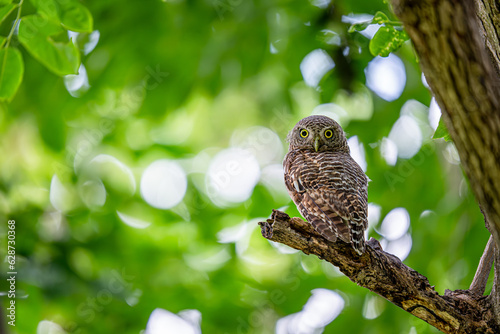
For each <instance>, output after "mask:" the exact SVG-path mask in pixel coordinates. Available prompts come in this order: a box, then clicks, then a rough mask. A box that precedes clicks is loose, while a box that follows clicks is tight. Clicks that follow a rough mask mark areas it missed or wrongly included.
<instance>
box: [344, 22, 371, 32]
mask: <svg viewBox="0 0 500 334" xmlns="http://www.w3.org/2000/svg"><path fill="white" fill-rule="evenodd" d="M371 23H372V21H363V22H359V23H354V24H351V26H350V27H349V30H347V32H350V33H351V32H356V31H363V30H365V29H366V28H367V27H368V26H369V25H370V24H371Z"/></svg>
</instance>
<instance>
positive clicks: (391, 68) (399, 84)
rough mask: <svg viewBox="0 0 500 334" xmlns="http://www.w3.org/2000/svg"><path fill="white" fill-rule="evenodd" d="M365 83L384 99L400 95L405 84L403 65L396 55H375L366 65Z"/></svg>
mask: <svg viewBox="0 0 500 334" xmlns="http://www.w3.org/2000/svg"><path fill="white" fill-rule="evenodd" d="M365 73H366V85H367V86H368V88H370V89H371V90H372V91H373V92H375V94H377V95H378V96H380V97H381V98H382V99H384V100H386V101H394V100H396V99H397V98H399V97H400V96H401V94H402V93H403V90H404V88H405V84H406V73H405V66H404V64H403V62H402V61H401V59H399V58H398V57H397V56H396V55H394V54H392V53H391V54H390V55H389V56H388V57H385V58H383V57H375V58H374V59H373V60H372V61H371V62H370V63H369V64H368V66H367V67H366V69H365Z"/></svg>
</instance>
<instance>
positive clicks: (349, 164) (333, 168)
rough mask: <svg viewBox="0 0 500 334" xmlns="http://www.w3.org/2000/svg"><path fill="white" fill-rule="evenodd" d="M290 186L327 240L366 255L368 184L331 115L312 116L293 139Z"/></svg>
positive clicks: (287, 177) (287, 180)
mask: <svg viewBox="0 0 500 334" xmlns="http://www.w3.org/2000/svg"><path fill="white" fill-rule="evenodd" d="M287 139H288V141H289V142H290V148H289V151H288V153H287V155H286V156H285V159H284V161H283V167H284V169H285V184H286V187H287V189H288V193H289V194H290V196H291V198H292V200H293V201H294V203H295V204H296V205H297V208H298V209H299V211H300V213H301V214H302V216H304V218H305V219H307V221H308V222H309V223H310V224H311V225H312V226H313V227H314V228H315V229H316V231H318V233H320V234H321V235H322V236H324V237H325V238H326V239H328V240H330V241H336V240H337V238H339V239H341V240H342V241H344V242H347V243H352V246H353V248H354V250H355V251H356V252H357V253H358V254H360V255H361V254H363V252H364V250H365V236H364V230H365V229H366V228H367V211H368V204H367V197H368V192H367V187H368V179H367V177H366V175H365V173H364V172H363V170H362V169H361V167H359V165H358V164H357V163H356V162H355V161H354V160H353V159H352V158H351V156H350V154H349V146H348V145H347V140H346V138H345V134H344V131H343V130H342V128H341V127H340V125H339V124H338V123H337V122H335V121H334V120H332V119H330V118H328V117H326V116H309V117H306V118H304V119H302V120H301V121H299V122H298V123H297V124H296V125H295V127H294V128H293V129H292V131H290V133H289V134H288V138H287Z"/></svg>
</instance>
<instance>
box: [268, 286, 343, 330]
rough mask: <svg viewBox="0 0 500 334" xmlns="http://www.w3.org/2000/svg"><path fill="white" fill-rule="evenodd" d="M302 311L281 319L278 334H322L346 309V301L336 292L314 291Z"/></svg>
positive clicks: (277, 327) (277, 324)
mask: <svg viewBox="0 0 500 334" xmlns="http://www.w3.org/2000/svg"><path fill="white" fill-rule="evenodd" d="M311 292H312V296H311V297H310V298H309V300H308V301H307V303H306V304H305V305H304V308H303V309H302V311H300V312H298V313H294V314H291V315H288V316H286V317H284V318H281V319H279V320H278V322H277V323H276V334H313V333H322V332H323V329H324V327H325V326H326V325H328V324H329V323H331V322H332V321H333V320H334V319H335V318H336V317H337V316H338V315H339V314H340V312H342V310H343V308H344V304H345V302H344V299H343V298H342V297H341V296H340V295H339V294H338V293H336V292H335V291H332V290H327V289H314V290H312V291H311Z"/></svg>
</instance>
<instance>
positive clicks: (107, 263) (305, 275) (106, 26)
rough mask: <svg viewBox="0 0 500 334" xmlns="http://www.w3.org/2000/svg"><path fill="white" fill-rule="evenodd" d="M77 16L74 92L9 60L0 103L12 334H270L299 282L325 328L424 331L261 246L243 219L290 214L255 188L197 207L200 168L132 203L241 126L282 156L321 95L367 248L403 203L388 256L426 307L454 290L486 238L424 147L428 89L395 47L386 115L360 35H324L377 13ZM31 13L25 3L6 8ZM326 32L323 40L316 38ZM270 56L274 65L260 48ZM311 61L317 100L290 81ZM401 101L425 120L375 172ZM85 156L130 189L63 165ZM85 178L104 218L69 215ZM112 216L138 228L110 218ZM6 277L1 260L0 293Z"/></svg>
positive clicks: (343, 282)
mask: <svg viewBox="0 0 500 334" xmlns="http://www.w3.org/2000/svg"><path fill="white" fill-rule="evenodd" d="M83 4H84V5H85V6H86V7H87V8H88V9H89V10H90V12H91V14H92V16H93V19H94V29H95V30H98V31H99V33H100V38H99V42H98V44H97V46H96V47H95V49H94V50H93V51H92V52H90V53H89V54H88V55H84V56H82V63H83V64H84V66H85V68H86V70H87V73H88V80H89V84H90V88H89V89H88V91H86V92H80V96H79V97H73V96H71V95H70V94H69V93H68V91H67V89H66V88H65V85H64V80H63V79H62V78H60V77H58V76H56V75H54V74H52V73H51V72H49V71H48V70H47V69H46V68H45V67H44V66H43V65H41V64H40V63H39V62H37V61H36V60H35V59H34V58H33V57H32V56H31V55H30V54H28V53H27V52H26V51H25V50H24V49H23V48H22V47H20V50H21V51H22V55H23V59H24V64H25V74H24V79H23V82H22V84H21V87H20V89H19V91H18V92H17V95H16V97H15V98H14V99H13V101H12V102H10V103H3V104H2V105H1V112H0V156H1V163H0V222H1V224H0V252H2V253H0V254H2V255H3V254H4V253H5V250H6V248H7V246H6V240H7V221H8V220H9V219H13V220H15V221H16V233H17V234H16V252H17V257H16V260H17V263H16V266H17V271H18V276H17V295H18V297H19V298H18V299H17V304H16V305H17V318H16V320H17V322H16V327H15V328H9V330H10V331H11V332H12V333H36V332H37V326H38V324H39V323H40V321H42V320H50V321H53V322H56V323H58V324H59V325H60V326H61V327H62V328H64V329H65V330H66V331H67V332H68V333H70V332H77V331H80V332H81V333H139V332H140V331H141V330H144V329H145V328H146V324H147V321H148V318H149V316H150V314H151V312H152V311H153V310H154V309H156V308H163V309H166V310H168V311H170V312H173V313H178V312H180V311H182V310H185V309H197V310H199V311H200V312H201V314H202V321H201V330H202V332H203V333H273V332H274V326H275V323H276V321H277V320H278V319H279V318H281V317H284V316H286V315H289V314H292V313H295V312H299V311H300V310H301V309H302V307H303V306H304V304H305V303H306V301H307V300H308V298H309V297H310V296H311V290H313V289H316V288H326V289H331V290H335V291H336V292H338V293H339V294H341V295H342V297H343V298H344V300H345V301H346V305H345V308H344V309H343V311H342V313H341V314H340V315H339V316H338V317H337V318H336V319H335V320H334V321H333V322H332V323H331V324H329V325H328V326H327V327H326V328H325V330H324V333H339V332H341V333H369V334H376V333H434V332H437V331H436V330H435V329H433V328H432V327H430V326H428V325H427V324H426V323H424V322H422V321H421V320H418V319H416V318H414V317H412V316H411V315H410V314H408V313H406V312H404V311H402V310H400V309H398V308H397V307H395V306H393V305H392V304H390V303H389V302H387V301H385V300H383V299H381V298H379V297H377V296H375V295H374V294H373V293H371V292H369V291H367V290H365V289H363V288H360V287H358V286H356V285H355V284H354V283H352V282H351V281H349V279H347V278H346V277H344V276H343V275H341V274H339V273H338V272H336V270H334V269H332V267H331V266H330V265H328V264H326V263H322V261H320V260H318V259H317V258H314V257H312V256H307V255H304V254H302V253H287V252H281V251H280V250H279V249H278V248H276V247H273V245H271V244H270V243H269V242H268V241H266V240H265V239H264V238H262V237H261V235H260V231H259V229H258V228H257V225H256V222H258V221H259V220H263V219H265V218H267V217H268V216H269V215H270V213H271V210H272V209H277V208H280V207H284V206H287V205H290V206H289V207H288V209H287V212H288V213H289V214H291V215H297V216H298V215H299V214H298V212H297V211H296V209H295V208H294V206H293V204H292V203H291V201H290V199H289V198H287V197H284V196H282V195H281V194H280V193H279V192H277V191H276V190H273V189H272V188H270V187H268V186H267V185H266V184H264V183H263V182H259V183H258V184H257V185H256V186H255V188H254V190H253V193H252V195H251V197H250V198H249V199H248V200H246V201H244V202H242V203H236V204H234V205H231V206H228V207H219V206H217V205H215V204H214V203H213V202H212V201H211V200H210V197H209V196H207V193H206V192H205V191H204V186H203V184H204V177H205V175H204V170H203V166H201V167H200V168H201V169H200V170H201V171H200V172H196V173H194V172H193V173H189V174H188V186H187V192H186V195H185V196H184V198H183V201H182V203H181V204H179V205H177V206H176V207H174V208H173V209H171V210H160V209H156V208H153V207H152V206H150V205H149V204H148V203H146V202H145V201H144V199H143V198H142V196H141V193H140V190H139V184H140V180H141V175H142V173H143V171H144V170H145V168H146V167H147V166H148V165H149V164H150V163H152V162H153V161H155V160H157V159H170V160H172V161H177V162H178V163H179V164H180V165H181V166H183V167H184V166H187V165H189V164H191V163H193V162H192V161H193V160H190V159H193V158H195V157H200V154H201V153H203V155H204V156H207V157H208V158H209V159H210V158H212V157H214V156H215V155H216V154H217V153H218V152H219V151H221V150H223V149H226V148H228V147H230V146H231V138H232V136H233V134H234V133H235V132H236V133H240V132H241V131H244V130H245V129H248V128H251V127H254V126H262V127H266V128H269V129H271V130H272V131H274V132H275V133H276V134H277V135H278V136H279V137H280V138H281V140H282V144H283V149H284V150H286V143H285V140H284V139H285V137H286V134H287V132H288V130H289V129H290V128H291V127H292V126H293V125H294V124H295V123H296V122H297V121H298V120H299V119H301V118H303V117H305V116H308V115H310V114H311V112H312V110H313V109H314V108H315V107H316V106H318V105H320V104H324V103H332V102H334V103H336V104H338V105H341V106H342V107H343V108H344V109H345V110H346V111H347V113H348V118H349V120H350V122H345V123H344V124H343V125H344V129H345V131H346V132H347V134H348V136H353V135H356V136H358V140H359V141H360V142H361V143H363V147H364V151H365V156H366V161H367V165H368V167H367V175H368V176H369V177H370V179H371V180H372V181H371V182H370V185H369V198H368V199H369V202H370V203H373V204H376V205H378V206H380V209H381V217H380V220H379V221H378V225H375V226H373V229H371V232H370V235H371V236H373V237H375V238H377V239H380V238H381V236H380V235H379V234H377V232H376V231H377V229H378V227H379V226H380V223H381V221H382V219H383V218H384V216H385V215H386V214H387V213H388V212H390V211H391V210H392V209H394V208H397V207H403V208H405V209H406V210H407V211H408V213H409V216H410V221H411V226H410V230H409V232H410V234H411V237H412V241H413V244H412V248H411V252H410V254H409V256H408V257H407V258H406V259H405V261H404V262H405V263H406V264H407V265H408V266H410V267H412V268H414V269H415V270H417V271H419V272H420V273H421V274H423V275H425V276H427V277H428V278H429V281H430V283H431V284H432V285H435V286H436V290H437V291H438V292H439V293H440V294H442V293H444V290H445V289H451V290H454V289H465V288H467V287H468V285H469V284H470V281H471V280H472V277H473V275H474V270H475V266H476V265H477V262H478V259H479V257H480V255H481V253H482V250H483V248H484V245H485V244H486V241H487V239H488V232H487V231H486V229H485V228H484V223H483V220H482V216H481V214H480V211H479V209H478V206H477V204H476V202H475V199H474V197H473V195H472V193H471V191H470V189H469V187H468V184H467V181H466V180H465V179H464V176H463V173H462V171H461V168H460V166H459V165H458V164H454V163H450V162H449V161H452V159H451V158H450V157H449V156H450V155H451V156H452V155H453V147H452V144H451V143H446V142H444V141H443V140H442V139H439V140H432V139H431V136H432V131H431V130H430V127H429V125H428V121H427V117H426V115H427V112H428V110H427V107H428V106H429V104H430V101H431V94H430V93H429V91H428V89H427V88H425V87H424V85H423V84H422V81H421V72H420V69H419V67H418V63H417V60H416V56H415V54H414V52H413V50H412V47H411V44H410V43H409V42H407V43H406V44H405V45H404V46H403V47H402V48H401V49H400V50H398V51H397V52H396V55H397V56H398V57H400V58H401V59H402V60H403V62H404V65H405V71H406V86H405V89H404V91H403V94H402V95H401V96H400V97H399V98H398V99H396V100H394V101H392V102H387V101H385V100H383V99H381V98H380V97H378V96H377V95H376V94H375V93H373V92H371V91H369V90H368V89H367V88H366V86H365V84H366V78H365V69H366V67H367V65H368V63H369V62H370V61H371V60H372V59H373V56H372V55H370V53H369V50H368V43H369V39H367V38H366V37H364V36H362V35H361V34H360V33H351V34H349V33H347V29H348V28H349V24H347V23H343V22H342V16H343V15H348V14H351V13H354V14H361V13H367V14H371V15H373V14H375V12H376V11H379V10H381V11H384V12H385V13H387V14H388V15H389V13H390V12H389V9H388V8H387V5H386V4H385V3H383V2H382V1H335V2H334V3H333V4H331V5H330V6H328V8H320V7H318V6H315V5H313V3H311V2H309V1H277V0H270V1H258V0H257V1H243V0H232V1H230V0H221V1H218V0H217V1H212V0H206V1H189V0H175V1H164V2H162V1H158V0H146V1H136V2H123V1H118V0H103V1H84V2H83ZM34 11H35V9H34V7H33V6H32V5H31V3H30V2H29V1H27V2H25V4H24V8H23V14H29V13H32V12H34ZM325 29H327V30H329V31H331V32H334V33H335V34H336V36H338V38H340V45H332V44H328V43H326V42H325V32H324V31H323V30H325ZM12 43H13V44H14V45H16V40H15V38H14V39H13V41H12ZM271 43H272V44H273V47H274V48H275V49H276V51H277V52H275V53H272V52H271V51H270V50H271V48H270V44H271ZM346 48H348V51H345V50H346ZM315 49H323V50H325V51H326V52H327V53H328V54H329V55H330V56H331V57H332V59H333V60H334V62H335V64H336V66H335V68H334V69H333V70H331V71H330V72H328V73H327V74H326V75H325V76H324V77H323V79H322V81H321V83H320V85H319V87H318V88H313V87H309V86H307V85H306V84H305V83H304V80H303V76H302V74H301V71H300V63H301V61H302V60H303V59H304V57H305V56H306V55H307V54H309V53H310V52H311V51H313V50H315ZM151 73H155V74H154V75H152V74H151ZM410 99H412V100H415V101H418V102H419V103H421V104H418V103H417V104H415V105H417V106H419V108H420V109H419V110H420V111H421V114H418V115H421V116H422V115H423V116H424V117H423V118H422V122H421V123H420V126H421V128H422V133H423V136H424V138H423V146H422V149H421V151H420V152H419V153H418V154H417V155H415V156H414V157H413V158H410V159H402V158H400V159H398V161H397V163H396V165H395V166H390V165H388V164H387V163H386V161H385V160H384V159H383V157H382V155H381V143H382V140H383V138H384V137H387V136H388V135H389V132H390V131H391V128H392V127H393V125H394V123H395V122H396V121H397V120H398V118H399V117H400V115H401V109H402V107H403V105H405V103H407V102H408V101H409V100H410ZM410 103H415V102H414V101H413V102H410ZM407 106H408V105H407ZM417 109H418V108H417ZM426 122H427V124H426ZM76 152H79V153H78V154H77V153H76ZM99 154H107V155H109V156H113V157H114V158H116V159H117V160H119V161H120V162H121V163H122V164H123V165H124V166H125V167H124V168H125V169H128V170H130V171H131V174H132V175H133V180H134V181H133V182H131V181H130V178H128V177H127V175H126V173H125V172H123V170H120V169H119V168H118V167H117V164H110V165H109V166H106V167H103V168H101V169H100V170H99V171H98V172H96V171H92V168H91V167H88V168H87V167H81V168H78V169H77V170H76V171H75V168H74V160H75V156H78V157H79V158H81V159H82V161H83V162H82V166H86V165H85V163H86V162H88V161H90V160H91V159H92V158H93V157H95V156H97V155H99ZM281 160H282V156H280V157H276V158H275V159H274V160H273V163H280V162H281ZM205 171H206V170H205ZM92 173H94V174H92ZM96 173H97V174H96ZM54 175H56V176H57V179H58V180H60V183H61V184H62V186H63V187H64V189H65V193H64V194H63V195H60V196H62V198H59V200H56V201H59V202H58V203H61V207H59V208H55V207H54V205H53V204H54V203H53V201H51V198H50V197H51V182H54V181H52V180H53V179H54ZM89 175H92V176H93V177H96V175H97V177H98V178H99V179H100V180H102V182H103V184H104V186H105V189H106V202H105V204H104V205H103V206H95V205H89V204H88V198H87V197H85V196H86V195H85V193H84V191H83V190H82V187H83V186H82V184H83V183H84V182H85V181H86V180H88V178H89ZM394 177H396V180H397V182H394ZM52 192H53V190H52ZM117 211H119V212H122V213H125V214H127V215H130V216H132V217H134V218H137V219H140V220H142V221H147V222H150V223H151V225H149V227H147V228H144V229H138V228H134V227H131V226H129V225H126V224H124V223H123V221H122V220H121V219H120V218H119V217H118V215H117ZM424 212H425V213H424ZM244 222H248V224H247V225H245V226H246V228H247V229H246V230H245V236H246V237H245V238H247V239H248V248H247V249H246V250H245V251H244V252H243V253H240V252H238V251H237V248H236V245H235V243H224V244H223V243H220V242H219V239H218V236H217V235H218V233H219V232H220V231H222V230H223V229H226V228H230V227H234V226H238V225H240V226H243V225H241V224H243V223H244ZM221 254H223V255H221ZM6 272H7V266H6V264H5V263H4V264H3V267H2V272H1V273H2V283H1V285H0V287H1V288H2V291H6V290H7V286H6V283H5V282H6V281H5V275H6V274H5V273H6ZM120 277H121V279H123V281H120ZM2 298H3V299H4V300H3V302H4V303H3V305H4V306H6V305H7V302H8V299H7V298H6V297H5V296H2ZM89 298H90V300H89ZM99 298H100V300H101V301H102V300H105V303H103V302H99ZM374 298H375V299H374ZM93 299H95V300H97V306H96V307H94V308H92V307H90V306H89V305H90V304H89V303H91V302H92V300H93ZM374 300H375V301H374ZM369 301H370V302H369ZM369 303H371V304H374V305H376V310H377V312H376V313H377V314H378V316H377V317H376V318H375V319H367V318H366V317H364V315H363V314H364V312H363V309H364V308H366V307H367V304H369ZM3 312H5V309H3Z"/></svg>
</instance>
